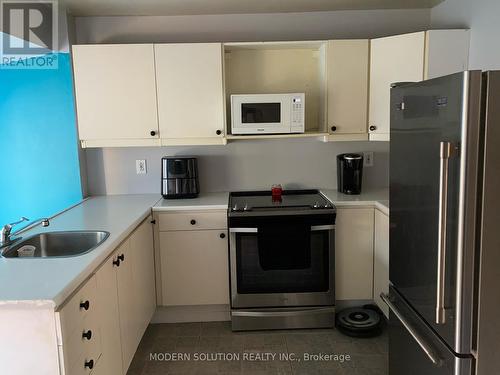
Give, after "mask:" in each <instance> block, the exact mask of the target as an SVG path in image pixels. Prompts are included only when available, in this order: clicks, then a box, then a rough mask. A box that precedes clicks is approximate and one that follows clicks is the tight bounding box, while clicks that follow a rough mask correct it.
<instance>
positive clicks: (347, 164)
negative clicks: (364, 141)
mask: <svg viewBox="0 0 500 375" xmlns="http://www.w3.org/2000/svg"><path fill="white" fill-rule="evenodd" d="M362 179H363V155H361V154H340V155H337V184H338V191H339V192H342V193H344V194H361V181H362Z"/></svg>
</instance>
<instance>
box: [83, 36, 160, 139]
mask: <svg viewBox="0 0 500 375" xmlns="http://www.w3.org/2000/svg"><path fill="white" fill-rule="evenodd" d="M73 66H74V76H75V92H76V104H77V113H78V130H79V136H80V139H82V140H123V139H151V138H158V120H157V111H156V85H155V72H154V68H155V67H154V54H153V45H152V44H140V45H139V44H119V45H118V44H117V45H77V46H73ZM151 132H154V135H152V133H151Z"/></svg>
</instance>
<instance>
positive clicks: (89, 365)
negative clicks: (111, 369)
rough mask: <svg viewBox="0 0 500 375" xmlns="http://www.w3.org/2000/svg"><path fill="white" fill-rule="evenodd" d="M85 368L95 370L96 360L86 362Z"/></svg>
mask: <svg viewBox="0 0 500 375" xmlns="http://www.w3.org/2000/svg"><path fill="white" fill-rule="evenodd" d="M84 367H88V368H89V369H91V370H92V369H93V368H94V360H93V359H91V360H90V361H85V365H84Z"/></svg>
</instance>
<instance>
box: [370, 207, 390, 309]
mask: <svg viewBox="0 0 500 375" xmlns="http://www.w3.org/2000/svg"><path fill="white" fill-rule="evenodd" d="M374 239H375V240H374V257H373V299H374V300H375V303H376V304H377V306H378V307H380V309H381V310H382V311H383V312H384V315H385V316H386V317H387V318H389V308H388V307H387V305H386V304H385V303H384V301H382V299H381V298H380V293H388V292H389V217H388V216H387V215H385V214H384V213H383V212H381V211H379V210H375V236H374Z"/></svg>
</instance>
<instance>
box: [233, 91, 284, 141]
mask: <svg viewBox="0 0 500 375" xmlns="http://www.w3.org/2000/svg"><path fill="white" fill-rule="evenodd" d="M287 99H288V98H287V97H284V96H283V95H274V94H270V95H255V96H253V95H248V96H246V95H241V96H240V95H235V96H233V97H232V98H231V119H232V127H231V133H232V134H277V133H290V124H291V119H290V103H289V101H288V100H287Z"/></svg>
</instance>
